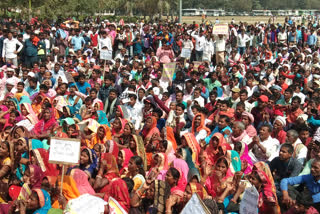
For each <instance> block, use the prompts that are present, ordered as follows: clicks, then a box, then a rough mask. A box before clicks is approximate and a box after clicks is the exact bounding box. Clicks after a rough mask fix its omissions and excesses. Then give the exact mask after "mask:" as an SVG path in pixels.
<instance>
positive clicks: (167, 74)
mask: <svg viewBox="0 0 320 214" xmlns="http://www.w3.org/2000/svg"><path fill="white" fill-rule="evenodd" d="M175 70H176V62H170V63H166V64H163V72H162V77H161V79H162V80H163V81H169V82H171V81H172V78H173V75H174V72H175Z"/></svg>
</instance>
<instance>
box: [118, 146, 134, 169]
mask: <svg viewBox="0 0 320 214" xmlns="http://www.w3.org/2000/svg"><path fill="white" fill-rule="evenodd" d="M133 156H134V155H133V153H132V152H131V150H130V149H122V150H120V152H119V155H118V159H117V163H118V168H120V175H125V174H126V173H127V172H128V165H129V161H130V158H131V157H133Z"/></svg>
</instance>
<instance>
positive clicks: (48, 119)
mask: <svg viewBox="0 0 320 214" xmlns="http://www.w3.org/2000/svg"><path fill="white" fill-rule="evenodd" d="M57 126H58V123H57V121H56V119H55V117H54V114H53V111H52V109H49V108H46V109H44V111H43V116H42V118H41V119H40V120H39V122H38V123H37V124H36V125H35V126H34V128H33V129H32V131H31V133H32V135H33V136H34V137H35V138H38V139H39V138H47V137H49V136H50V135H51V133H52V132H53V130H54V129H55V128H56V127H57Z"/></svg>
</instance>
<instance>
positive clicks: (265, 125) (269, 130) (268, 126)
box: [260, 124, 272, 133]
mask: <svg viewBox="0 0 320 214" xmlns="http://www.w3.org/2000/svg"><path fill="white" fill-rule="evenodd" d="M262 127H267V128H268V132H269V133H271V132H272V126H271V125H270V124H263V125H262V126H261V127H260V129H262Z"/></svg>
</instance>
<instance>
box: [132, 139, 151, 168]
mask: <svg viewBox="0 0 320 214" xmlns="http://www.w3.org/2000/svg"><path fill="white" fill-rule="evenodd" d="M129 149H130V150H131V152H132V153H133V154H134V155H137V156H139V157H141V158H142V160H143V169H144V170H147V168H148V163H147V157H146V151H145V148H144V144H143V140H142V138H141V137H140V136H139V135H135V134H133V135H131V139H130V143H129Z"/></svg>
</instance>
